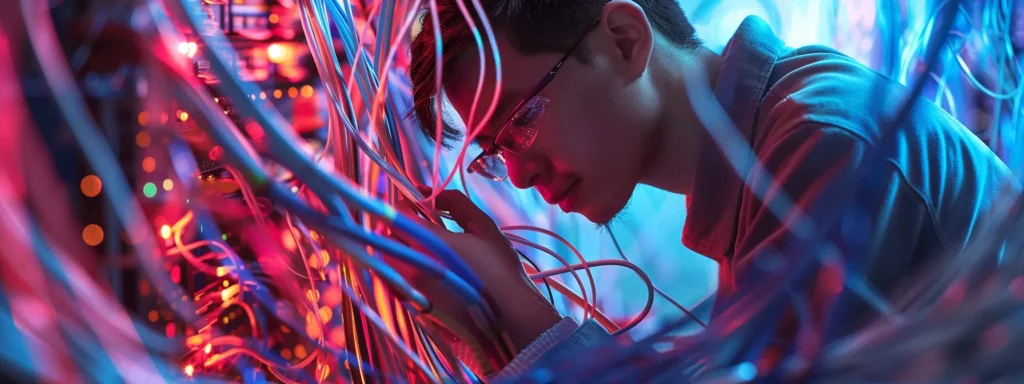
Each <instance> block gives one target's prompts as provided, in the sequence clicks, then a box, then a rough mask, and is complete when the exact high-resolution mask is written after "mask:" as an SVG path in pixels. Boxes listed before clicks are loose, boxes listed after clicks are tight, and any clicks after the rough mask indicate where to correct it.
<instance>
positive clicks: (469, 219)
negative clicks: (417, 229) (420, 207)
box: [434, 190, 504, 241]
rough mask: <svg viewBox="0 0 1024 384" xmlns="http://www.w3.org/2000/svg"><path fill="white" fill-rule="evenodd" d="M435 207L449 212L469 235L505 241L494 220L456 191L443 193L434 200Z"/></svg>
mask: <svg viewBox="0 0 1024 384" xmlns="http://www.w3.org/2000/svg"><path fill="white" fill-rule="evenodd" d="M434 202H435V204H434V206H435V207H436V208H437V209H439V210H442V211H448V214H450V215H451V216H452V220H455V223H456V224H458V225H459V226H460V227H462V229H464V230H465V231H466V232H468V233H472V234H474V235H477V236H482V237H486V238H488V239H492V240H497V239H498V238H501V239H504V236H503V235H502V234H501V230H500V229H498V226H497V225H496V224H494V220H492V219H491V217H490V216H487V214H486V213H484V211H482V210H481V209H480V208H479V207H477V206H476V204H473V202H472V201H470V200H469V198H468V197H466V195H464V194H462V192H459V191H455V190H447V191H441V193H438V194H437V198H435V199H434ZM502 241H504V240H502Z"/></svg>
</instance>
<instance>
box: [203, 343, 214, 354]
mask: <svg viewBox="0 0 1024 384" xmlns="http://www.w3.org/2000/svg"><path fill="white" fill-rule="evenodd" d="M212 350H213V344H206V347H204V348H203V352H206V353H210V351H212Z"/></svg>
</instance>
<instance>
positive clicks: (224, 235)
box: [220, 233, 228, 240]
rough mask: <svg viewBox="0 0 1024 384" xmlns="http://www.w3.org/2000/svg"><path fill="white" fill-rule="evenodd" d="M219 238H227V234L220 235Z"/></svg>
mask: <svg viewBox="0 0 1024 384" xmlns="http://www.w3.org/2000/svg"><path fill="white" fill-rule="evenodd" d="M220 239H221V240H227V239H228V234H226V233H225V234H223V235H220Z"/></svg>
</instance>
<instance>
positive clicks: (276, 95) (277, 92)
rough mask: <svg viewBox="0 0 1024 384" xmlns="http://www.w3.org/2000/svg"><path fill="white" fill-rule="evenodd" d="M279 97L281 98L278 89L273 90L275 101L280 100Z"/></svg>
mask: <svg viewBox="0 0 1024 384" xmlns="http://www.w3.org/2000/svg"><path fill="white" fill-rule="evenodd" d="M281 96H282V93H281V90H280V89H275V90H274V98H275V99H280V98H281Z"/></svg>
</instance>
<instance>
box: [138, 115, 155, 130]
mask: <svg viewBox="0 0 1024 384" xmlns="http://www.w3.org/2000/svg"><path fill="white" fill-rule="evenodd" d="M151 118H153V117H152V116H150V115H149V112H146V111H142V112H139V125H141V126H143V127H145V126H146V125H147V124H149V120H150V119H151Z"/></svg>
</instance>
